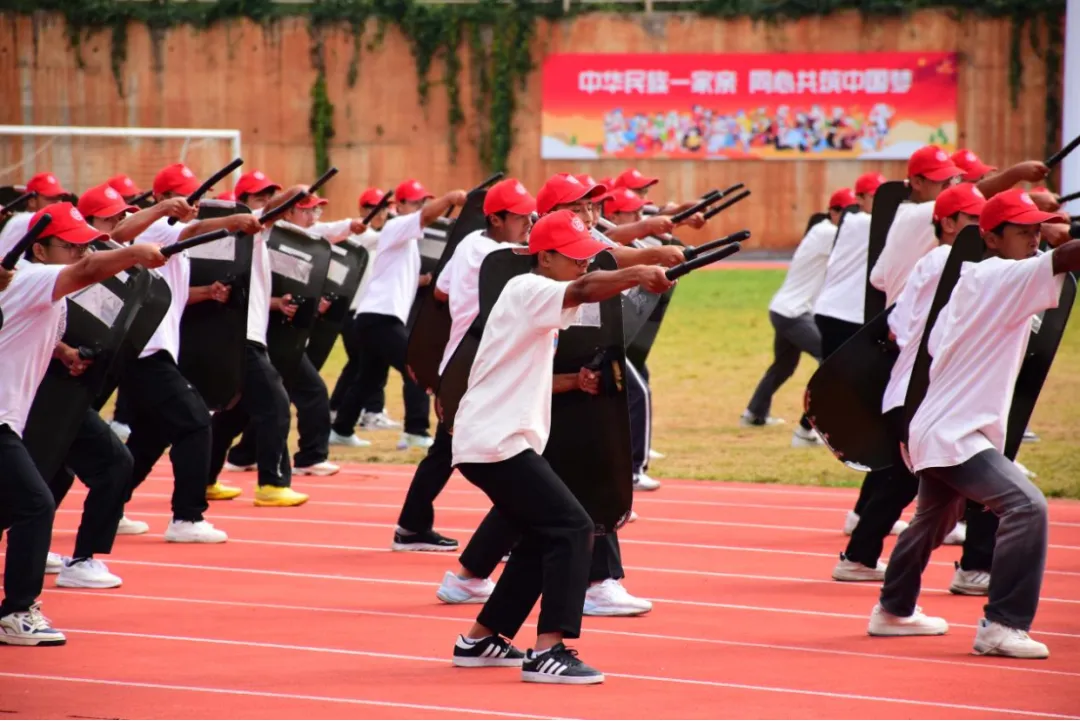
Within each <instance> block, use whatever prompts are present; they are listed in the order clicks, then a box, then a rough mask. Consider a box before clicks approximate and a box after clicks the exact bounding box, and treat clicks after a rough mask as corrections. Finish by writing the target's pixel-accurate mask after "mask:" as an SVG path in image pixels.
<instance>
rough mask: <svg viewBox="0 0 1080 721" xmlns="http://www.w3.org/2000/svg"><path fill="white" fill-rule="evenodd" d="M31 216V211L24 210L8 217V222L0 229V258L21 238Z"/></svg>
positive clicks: (24, 233)
mask: <svg viewBox="0 0 1080 721" xmlns="http://www.w3.org/2000/svg"><path fill="white" fill-rule="evenodd" d="M33 218H34V214H33V213H25V212H23V213H15V214H14V215H12V216H11V217H10V218H8V222H7V223H5V224H4V229H3V230H0V258H3V257H4V256H5V255H7V254H8V251H9V250H11V249H12V248H14V247H15V244H16V243H18V242H19V241H20V240H22V237H23V236H24V235H26V231H28V230H30V221H31V220H32V219H33Z"/></svg>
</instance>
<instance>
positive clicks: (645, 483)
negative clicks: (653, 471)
mask: <svg viewBox="0 0 1080 721" xmlns="http://www.w3.org/2000/svg"><path fill="white" fill-rule="evenodd" d="M659 487H660V481H657V480H655V479H652V478H649V477H648V476H647V475H645V474H644V473H638V474H637V475H635V476H634V490H635V491H655V490H656V489H657V488H659Z"/></svg>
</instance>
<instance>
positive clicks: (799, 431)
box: [791, 426, 825, 448]
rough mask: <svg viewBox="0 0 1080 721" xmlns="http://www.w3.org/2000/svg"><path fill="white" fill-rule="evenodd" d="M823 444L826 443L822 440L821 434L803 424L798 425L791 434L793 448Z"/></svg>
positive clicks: (813, 446)
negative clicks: (804, 426) (807, 428)
mask: <svg viewBox="0 0 1080 721" xmlns="http://www.w3.org/2000/svg"><path fill="white" fill-rule="evenodd" d="M823 445H825V442H824V441H822V440H821V436H819V435H818V432H817V431H815V430H814V429H813V428H811V429H810V430H806V429H805V428H803V427H802V426H796V427H795V432H794V433H792V434H791V447H792V448H817V447H818V446H823Z"/></svg>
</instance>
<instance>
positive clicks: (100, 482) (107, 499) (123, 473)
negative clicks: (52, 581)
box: [49, 409, 134, 558]
mask: <svg viewBox="0 0 1080 721" xmlns="http://www.w3.org/2000/svg"><path fill="white" fill-rule="evenodd" d="M133 468H134V461H133V460H132V457H131V453H130V452H129V451H128V449H127V448H125V447H124V444H123V443H121V442H120V439H119V438H117V437H116V434H115V433H113V432H112V429H110V428H109V424H108V423H106V422H105V421H104V420H102V418H101V416H99V415H98V414H97V411H95V410H93V409H88V410H87V411H86V415H85V417H84V418H83V422H82V425H80V426H79V433H78V435H76V436H75V442H74V443H72V444H71V448H70V449H69V450H68V454H67V458H65V459H64V466H63V467H61V468H60V470H58V471H57V472H56V475H55V476H53V477H52V479H51V480H50V481H49V490H50V491H51V492H52V494H53V500H54V502H55V503H56V506H57V507H59V506H60V504H61V503H63V502H64V497H65V496H67V493H68V491H70V490H71V485H72V483H73V482H74V481H75V476H78V477H79V480H80V481H82V482H83V485H85V486H86V487H87V489H89V493H87V494H86V500H85V501H84V502H83V515H82V522H81V523H80V524H79V531H78V533H77V534H76V535H75V551H74V552H73V553H72V554H71V556H72V558H89V557H90V556H93V555H94V554H97V553H112V547H113V542H114V541H115V540H116V526H117V525H118V524H119V523H120V517H121V516H123V515H124V503H126V502H127V500H128V498H129V497H130V495H131V487H132V475H131V474H132V469H133Z"/></svg>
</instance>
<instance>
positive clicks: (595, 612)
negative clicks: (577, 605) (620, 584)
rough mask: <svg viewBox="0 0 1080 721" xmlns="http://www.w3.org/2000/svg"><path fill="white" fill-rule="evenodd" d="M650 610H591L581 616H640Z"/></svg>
mask: <svg viewBox="0 0 1080 721" xmlns="http://www.w3.org/2000/svg"><path fill="white" fill-rule="evenodd" d="M651 610H652V609H651V608H633V607H631V606H620V607H618V608H612V609H592V610H584V611H582V612H581V615H582V616H609V617H610V616H641V615H643V614H646V613H648V612H649V611H651Z"/></svg>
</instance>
